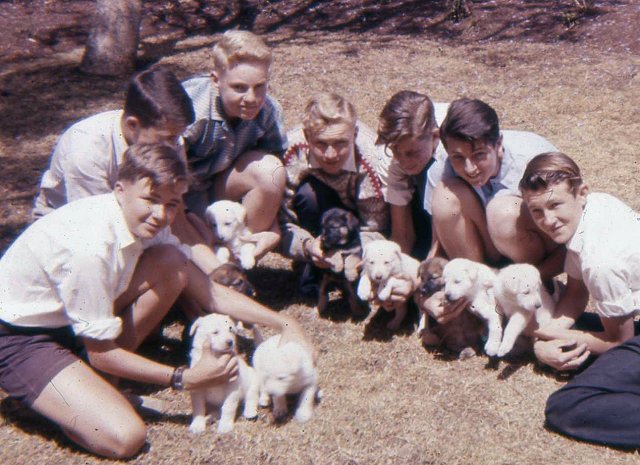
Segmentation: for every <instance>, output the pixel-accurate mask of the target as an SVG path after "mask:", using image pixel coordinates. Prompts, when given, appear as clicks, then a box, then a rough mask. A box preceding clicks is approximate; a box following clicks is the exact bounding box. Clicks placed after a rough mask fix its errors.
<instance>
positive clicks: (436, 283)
mask: <svg viewBox="0 0 640 465" xmlns="http://www.w3.org/2000/svg"><path fill="white" fill-rule="evenodd" d="M447 263H448V260H446V259H445V258H441V257H433V258H430V259H427V260H424V261H423V262H422V263H421V264H420V268H419V269H418V277H419V278H420V284H419V285H418V288H417V289H416V293H415V294H414V299H415V302H416V305H417V306H418V309H419V310H420V321H419V323H418V335H419V336H420V337H421V339H422V343H423V344H424V345H425V346H435V345H442V346H443V347H444V348H446V349H447V350H449V351H451V352H454V353H456V354H458V358H459V359H460V360H464V359H467V358H470V357H473V356H475V355H476V347H478V345H479V341H480V337H481V335H482V327H483V325H482V321H481V320H480V319H479V318H478V317H477V316H475V315H473V314H472V313H471V312H467V311H463V312H462V313H460V315H458V316H457V317H456V318H455V319H453V320H451V321H449V322H447V323H438V324H436V325H434V326H431V327H429V326H428V319H429V316H428V314H427V311H428V310H427V308H426V302H427V299H430V298H432V297H433V296H434V294H435V293H436V292H440V291H442V290H443V289H444V284H445V283H444V277H443V274H442V273H443V271H444V267H445V265H446V264H447ZM433 298H435V297H433Z"/></svg>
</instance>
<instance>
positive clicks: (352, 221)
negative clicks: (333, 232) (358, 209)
mask: <svg viewBox="0 0 640 465" xmlns="http://www.w3.org/2000/svg"><path fill="white" fill-rule="evenodd" d="M359 225H360V220H358V217H357V216H356V215H354V214H353V213H348V214H347V227H348V228H349V230H350V231H354V230H356V229H357V228H358V226H359Z"/></svg>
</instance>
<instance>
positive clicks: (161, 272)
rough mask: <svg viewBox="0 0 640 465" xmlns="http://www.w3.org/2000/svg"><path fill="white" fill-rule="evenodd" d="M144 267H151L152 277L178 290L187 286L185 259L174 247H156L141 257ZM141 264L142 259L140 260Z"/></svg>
mask: <svg viewBox="0 0 640 465" xmlns="http://www.w3.org/2000/svg"><path fill="white" fill-rule="evenodd" d="M143 259H144V265H145V266H149V267H152V268H151V269H152V270H153V276H154V277H155V278H156V279H158V280H159V281H161V282H163V283H165V284H171V285H173V286H176V287H178V288H180V289H183V288H184V287H185V286H186V285H187V264H188V259H187V257H186V256H185V255H184V254H183V253H182V252H181V251H180V250H179V249H178V248H177V247H175V246H172V245H166V244H164V245H157V246H153V247H150V248H149V249H147V251H146V252H145V254H144V255H143ZM141 263H142V259H141Z"/></svg>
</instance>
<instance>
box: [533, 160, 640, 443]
mask: <svg viewBox="0 0 640 465" xmlns="http://www.w3.org/2000/svg"><path fill="white" fill-rule="evenodd" d="M520 188H521V190H522V195H523V198H524V202H525V204H526V207H527V208H528V210H529V211H530V212H531V216H532V217H533V219H534V221H535V223H536V225H537V226H538V228H540V230H541V231H542V232H544V233H545V234H547V235H548V236H549V237H550V238H551V239H553V241H554V242H556V243H558V244H565V245H566V248H567V256H566V263H565V270H566V272H567V276H568V277H567V287H566V292H565V293H564V294H563V296H562V297H561V299H560V301H559V302H558V306H557V309H556V315H555V317H554V319H553V320H552V321H551V322H549V323H548V324H546V325H544V326H543V327H541V328H540V329H539V330H538V331H537V332H536V334H537V336H538V341H537V342H536V343H535V352H536V356H537V357H538V359H539V360H540V361H542V362H543V363H546V364H548V365H550V366H552V367H554V368H556V369H558V370H570V369H575V368H578V367H579V366H580V365H582V363H583V362H584V361H585V359H586V358H587V356H588V355H589V354H590V353H594V354H602V355H599V357H598V358H597V359H596V360H595V362H594V363H593V364H592V365H591V366H589V367H588V368H587V369H586V370H585V371H583V372H582V373H580V374H578V375H577V376H576V377H575V378H573V380H571V381H570V382H569V383H568V384H567V385H566V386H564V387H563V388H562V389H560V390H559V391H558V392H556V393H554V394H553V395H552V396H551V397H550V398H549V400H548V401H547V406H546V410H545V415H546V421H547V426H548V427H550V428H551V429H554V430H556V431H558V432H560V433H562V434H565V435H568V436H571V437H573V438H576V439H580V440H584V441H589V442H595V443H600V444H606V445H611V446H616V447H625V448H637V447H640V416H639V415H638V409H637V405H638V401H639V400H640V377H639V374H640V337H638V336H636V337H633V334H634V324H633V320H634V316H635V315H636V313H637V312H638V311H639V310H640V241H638V237H640V215H638V213H637V212H635V211H634V210H633V209H632V208H630V207H629V206H628V205H626V204H624V203H623V202H621V201H620V200H618V199H617V198H615V197H613V196H611V195H608V194H603V193H589V188H588V186H587V185H586V184H585V183H584V182H583V180H582V176H581V173H580V169H579V168H578V166H577V165H576V164H575V162H574V161H573V160H571V158H569V157H568V156H566V155H565V154H562V153H558V152H552V153H544V154H541V155H538V156H537V157H535V158H533V159H532V160H531V162H530V163H529V164H528V165H527V169H526V170H525V172H524V175H523V177H522V180H521V182H520ZM589 297H591V299H592V301H593V302H594V306H595V312H596V313H597V315H598V316H599V317H600V321H601V322H602V330H601V331H581V330H577V329H571V327H572V325H573V323H574V322H575V321H576V319H577V318H578V317H579V316H580V315H581V314H582V312H583V311H584V310H585V308H586V305H587V301H588V298H589Z"/></svg>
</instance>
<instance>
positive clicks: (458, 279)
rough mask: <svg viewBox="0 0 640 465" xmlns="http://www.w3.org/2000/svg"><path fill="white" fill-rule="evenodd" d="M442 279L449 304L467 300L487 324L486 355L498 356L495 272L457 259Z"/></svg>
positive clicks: (499, 320) (499, 334)
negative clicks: (494, 287) (463, 299)
mask: <svg viewBox="0 0 640 465" xmlns="http://www.w3.org/2000/svg"><path fill="white" fill-rule="evenodd" d="M442 276H443V277H444V282H445V284H444V295H445V297H446V298H447V300H448V301H450V302H453V301H454V300H458V299H460V298H462V297H466V298H467V299H468V300H469V302H470V304H469V310H471V311H472V312H473V313H475V314H476V315H478V316H479V317H480V318H482V319H483V320H484V321H485V322H486V323H487V327H488V336H487V342H486V344H485V346H484V351H485V352H486V353H487V355H489V356H490V357H493V356H495V355H497V354H498V349H499V348H500V341H501V340H502V318H501V316H500V314H499V313H498V310H497V304H496V299H495V296H494V293H493V282H494V279H495V276H496V275H495V273H494V272H493V270H492V269H491V268H489V267H488V266H487V265H484V264H482V263H478V262H474V261H471V260H467V259H466V258H456V259H454V260H451V261H450V262H449V263H447V264H446V265H445V267H444V270H443V272H442Z"/></svg>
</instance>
